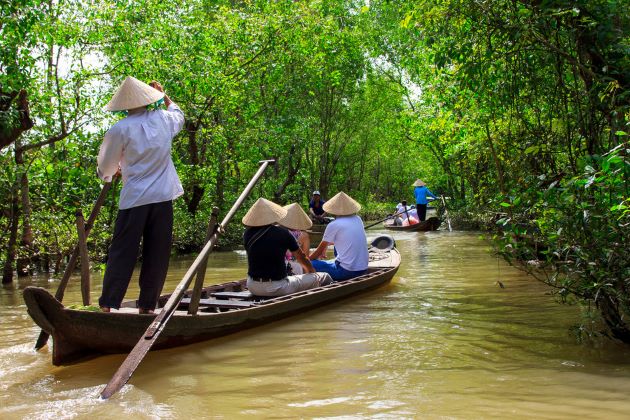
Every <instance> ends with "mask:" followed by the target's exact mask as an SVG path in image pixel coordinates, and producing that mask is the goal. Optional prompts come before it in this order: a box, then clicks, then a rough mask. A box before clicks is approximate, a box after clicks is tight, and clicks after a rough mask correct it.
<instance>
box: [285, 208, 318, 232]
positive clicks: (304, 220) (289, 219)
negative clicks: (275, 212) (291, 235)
mask: <svg viewBox="0 0 630 420" xmlns="http://www.w3.org/2000/svg"><path fill="white" fill-rule="evenodd" d="M283 208H284V209H285V210H286V211H287V215H286V216H284V217H283V218H282V219H281V220H280V221H279V222H278V224H280V225H282V226H284V227H286V228H289V229H293V230H306V229H310V228H311V226H313V222H312V221H311V219H310V218H309V217H308V216H307V215H306V213H304V210H302V207H300V205H299V204H298V203H292V204H289V205H288V206H284V207H283Z"/></svg>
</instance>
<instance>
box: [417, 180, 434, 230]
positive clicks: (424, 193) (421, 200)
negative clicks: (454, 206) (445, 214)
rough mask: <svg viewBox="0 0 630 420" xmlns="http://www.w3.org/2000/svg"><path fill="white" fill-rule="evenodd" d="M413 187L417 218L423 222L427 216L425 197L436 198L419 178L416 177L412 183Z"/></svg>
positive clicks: (427, 201) (426, 199)
mask: <svg viewBox="0 0 630 420" xmlns="http://www.w3.org/2000/svg"><path fill="white" fill-rule="evenodd" d="M413 187H414V189H413V195H414V196H415V197H416V210H417V211H418V219H420V221H421V222H424V221H425V220H426V218H427V204H429V199H428V198H427V197H432V198H433V199H437V197H436V196H435V195H434V194H433V193H432V192H431V190H429V189H428V188H427V184H425V183H424V182H423V181H421V180H419V179H416V182H414V183H413Z"/></svg>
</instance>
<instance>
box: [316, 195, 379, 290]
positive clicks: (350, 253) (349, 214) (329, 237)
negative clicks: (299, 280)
mask: <svg viewBox="0 0 630 420" xmlns="http://www.w3.org/2000/svg"><path fill="white" fill-rule="evenodd" d="M360 209H361V205H360V204H359V203H357V202H356V201H355V200H353V199H352V197H350V196H349V195H347V194H346V193H344V192H343V191H341V192H339V193H338V194H337V195H335V196H334V197H333V198H331V199H330V200H328V201H327V202H326V204H324V210H326V212H328V213H330V214H334V215H335V216H337V217H336V218H335V220H333V221H332V222H330V223H329V224H328V225H327V226H326V230H325V231H324V236H323V238H322V241H321V242H320V244H319V246H318V247H317V249H316V250H315V251H313V252H312V253H311V255H310V257H309V258H310V259H311V262H312V264H313V267H315V269H316V270H317V271H323V272H326V273H328V274H330V275H331V277H332V278H333V280H335V281H341V280H346V279H349V278H352V277H357V276H360V275H362V274H365V272H366V271H367V268H368V262H369V259H370V257H369V253H368V249H367V237H366V236H365V229H364V227H363V220H361V217H359V216H358V215H357V212H358V211H359V210H360ZM329 245H334V246H335V255H336V257H335V259H334V260H326V261H324V260H318V258H319V257H320V256H321V255H323V254H324V252H326V248H328V246H329Z"/></svg>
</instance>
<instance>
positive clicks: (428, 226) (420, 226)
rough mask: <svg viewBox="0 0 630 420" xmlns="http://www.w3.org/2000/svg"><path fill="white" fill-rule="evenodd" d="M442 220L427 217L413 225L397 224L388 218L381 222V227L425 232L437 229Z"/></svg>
mask: <svg viewBox="0 0 630 420" xmlns="http://www.w3.org/2000/svg"><path fill="white" fill-rule="evenodd" d="M441 224H442V221H441V220H440V219H439V218H437V217H429V218H428V219H427V220H425V221H424V222H419V223H416V224H413V225H407V226H397V225H395V224H394V221H393V220H388V221H386V222H384V223H383V227H384V228H385V229H389V230H402V231H407V232H427V231H430V230H437V229H438V228H439V227H440V225H441Z"/></svg>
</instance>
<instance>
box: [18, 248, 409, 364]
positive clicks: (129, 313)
mask: <svg viewBox="0 0 630 420" xmlns="http://www.w3.org/2000/svg"><path fill="white" fill-rule="evenodd" d="M394 246H395V245H394V241H393V238H391V237H390V236H381V237H379V238H376V239H375V240H374V241H373V242H372V246H371V247H370V252H369V255H370V262H369V269H368V273H367V274H364V275H362V276H360V277H356V278H353V279H350V280H345V281H340V282H336V283H332V284H329V285H327V286H322V287H318V288H315V289H310V290H305V291H302V292H298V293H294V294H291V295H286V296H280V297H274V298H259V297H254V296H253V295H252V294H251V293H250V292H249V291H248V290H247V288H246V281H245V280H240V281H231V282H227V283H222V284H217V285H213V286H208V287H206V288H204V289H203V292H202V299H201V301H200V303H199V311H198V312H197V314H196V315H189V314H188V313H187V309H188V305H189V303H190V296H191V293H192V292H191V291H188V292H186V294H185V296H184V298H183V299H182V301H181V303H180V305H179V307H178V308H177V310H176V311H175V313H174V314H173V316H172V318H171V320H170V322H169V323H168V324H167V325H166V327H165V329H164V331H163V332H162V333H161V335H160V337H159V338H158V339H157V342H156V344H155V346H153V348H152V349H166V348H171V347H176V346H181V345H186V344H190V343H195V342H199V341H204V340H208V339H212V338H216V337H221V336H224V335H227V334H230V333H234V332H237V331H241V330H245V329H248V328H253V327H256V326H259V325H262V324H266V323H268V322H271V321H274V320H277V319H281V318H285V317H288V316H290V315H294V314H298V313H303V312H304V311H306V310H308V309H312V308H319V307H320V306H322V305H324V304H327V303H330V302H333V301H336V300H340V299H344V298H347V297H350V296H353V295H355V294H358V293H360V292H364V291H367V290H371V289H375V288H377V287H379V286H381V285H383V284H385V283H387V282H389V281H390V280H391V279H392V277H394V274H396V271H397V270H398V267H399V266H400V253H399V252H398V251H397V250H396V248H395V247H394ZM169 296H170V295H163V296H161V297H160V298H159V300H158V309H157V311H156V312H159V311H160V308H161V307H163V306H164V305H165V303H166V301H167V300H168V298H169ZM24 301H25V302H26V306H27V309H28V313H29V315H30V316H31V317H32V318H33V320H34V321H35V323H37V325H39V326H40V327H41V328H42V329H43V330H44V331H46V332H47V333H49V334H50V335H51V336H52V339H53V350H52V363H53V364H54V365H67V364H71V363H73V362H76V361H78V360H80V359H85V358H89V357H95V356H98V355H100V354H107V353H129V352H130V351H131V349H132V348H133V347H134V346H135V344H136V343H137V342H138V340H139V339H140V338H141V337H142V335H143V334H144V333H145V331H146V329H147V327H148V326H149V324H150V323H151V322H152V321H153V319H154V318H155V315H139V314H138V308H137V302H136V301H126V302H123V304H122V306H121V308H120V310H112V311H111V312H109V313H105V312H100V311H87V310H77V309H70V308H67V307H64V306H63V305H62V304H61V303H60V302H59V301H57V300H56V299H55V298H54V296H52V295H51V294H50V293H49V292H48V291H47V290H45V289H42V288H39V287H27V288H26V289H25V290H24Z"/></svg>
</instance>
